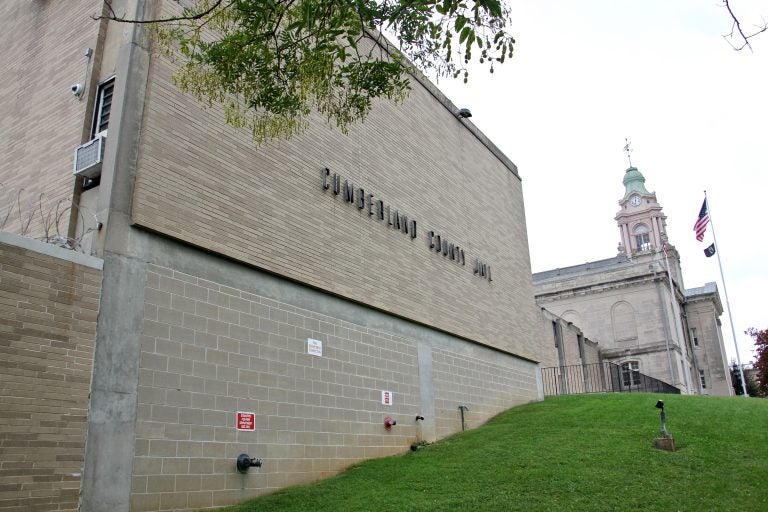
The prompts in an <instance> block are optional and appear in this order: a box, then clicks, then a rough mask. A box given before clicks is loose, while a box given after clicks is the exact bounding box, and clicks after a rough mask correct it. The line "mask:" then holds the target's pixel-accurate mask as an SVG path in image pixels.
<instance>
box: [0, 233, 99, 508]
mask: <svg viewBox="0 0 768 512" xmlns="http://www.w3.org/2000/svg"><path fill="white" fill-rule="evenodd" d="M100 290H101V261H100V260H98V259H96V258H93V257H90V256H85V255H83V254H78V253H73V252H72V251H67V250H64V249H60V248H57V247H53V246H51V245H48V244H43V243H41V242H37V241H34V240H29V239H27V238H22V237H18V236H15V235H10V234H7V233H0V318H2V321H1V322H0V510H3V511H22V510H24V511H29V510H71V511H74V510H77V507H78V502H79V493H80V483H81V476H82V465H83V458H84V447H85V434H86V411H87V408H88V392H89V386H90V382H91V371H92V367H93V343H94V339H95V336H96V314H97V312H98V306H99V294H100Z"/></svg>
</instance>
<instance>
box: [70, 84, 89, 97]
mask: <svg viewBox="0 0 768 512" xmlns="http://www.w3.org/2000/svg"><path fill="white" fill-rule="evenodd" d="M69 90H70V91H72V94H74V95H75V96H77V97H78V98H79V97H80V96H81V95H82V94H83V90H85V88H84V87H83V84H72V85H70V86H69Z"/></svg>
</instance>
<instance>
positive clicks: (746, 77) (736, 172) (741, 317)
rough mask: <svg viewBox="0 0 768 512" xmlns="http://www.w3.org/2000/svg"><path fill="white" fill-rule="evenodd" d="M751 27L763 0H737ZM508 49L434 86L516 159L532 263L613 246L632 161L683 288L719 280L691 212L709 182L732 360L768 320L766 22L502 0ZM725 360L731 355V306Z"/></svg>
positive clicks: (557, 261)
mask: <svg viewBox="0 0 768 512" xmlns="http://www.w3.org/2000/svg"><path fill="white" fill-rule="evenodd" d="M731 1H732V7H733V8H734V10H735V11H736V12H737V14H739V15H740V17H741V18H742V21H743V22H744V23H745V25H746V26H747V28H749V27H750V25H751V24H754V23H760V22H762V18H761V16H763V17H765V18H766V19H768V2H765V1H761V0H731ZM510 3H511V5H512V8H513V27H512V28H513V33H514V35H515V38H516V40H517V45H516V49H515V56H514V58H513V59H512V60H510V61H507V63H505V64H504V65H503V66H500V67H499V68H498V69H497V70H496V73H494V74H493V75H492V76H490V75H488V73H487V71H485V70H483V69H476V70H474V75H471V76H470V83H469V84H468V85H467V86H465V85H463V84H461V83H459V82H451V81H448V80H441V81H440V83H439V86H440V88H441V89H442V90H443V91H444V92H445V93H446V94H447V95H448V96H449V97H450V98H451V99H452V100H453V101H454V103H456V105H457V106H459V107H468V108H470V109H471V111H472V114H473V117H472V121H473V122H474V123H475V124H476V125H477V126H478V127H479V128H480V129H481V130H483V132H485V133H486V134H487V135H488V136H489V137H490V138H491V139H492V140H493V141H494V142H495V143H496V144H497V145H498V146H499V147H500V148H501V149H502V151H504V152H505V153H506V154H507V156H509V157H510V159H511V160H512V161H513V162H515V163H516V164H517V166H518V168H519V172H520V175H521V177H522V179H523V190H524V194H525V206H526V216H527V223H528V236H529V244H530V251H531V262H532V266H533V270H534V272H536V271H541V270H547V269H552V268H557V267H564V266H568V265H574V264H578V263H584V262H586V261H594V260H599V259H603V258H608V257H612V256H615V255H616V246H617V244H618V242H619V232H618V228H617V227H616V223H615V221H614V216H615V214H616V212H617V211H618V209H619V206H618V200H619V199H620V198H621V197H622V196H623V193H624V187H623V185H622V181H621V180H622V178H623V175H624V171H625V170H626V168H627V167H628V163H627V157H626V154H625V153H623V152H622V147H623V146H624V138H625V137H628V138H629V139H630V141H631V142H632V147H633V149H634V151H633V152H632V155H631V156H632V164H633V165H634V166H636V167H637V168H638V169H639V170H640V171H641V172H642V173H643V175H644V176H645V178H646V183H645V184H646V187H647V188H648V190H650V191H654V192H656V195H657V198H658V200H659V203H660V204H661V205H662V206H663V208H664V213H665V214H666V215H667V228H668V233H669V237H670V242H671V243H672V244H673V245H675V247H676V248H677V249H678V251H679V252H680V254H681V259H682V265H683V275H684V280H685V283H684V284H685V286H686V287H687V288H693V287H696V286H701V285H703V284H704V283H706V282H710V281H715V282H717V283H718V287H719V289H720V295H721V299H722V301H723V307H724V308H725V294H724V293H723V287H722V281H721V279H720V273H719V269H718V265H717V258H715V257H713V258H705V257H704V254H703V249H704V248H705V247H706V246H707V245H709V244H710V243H711V242H712V229H711V226H710V228H709V229H708V231H707V235H706V238H705V240H704V242H705V243H701V242H698V241H696V239H695V236H694V233H693V224H694V222H695V220H696V216H697V215H698V212H699V208H700V207H701V203H702V201H703V199H704V190H706V191H707V194H708V197H709V203H710V209H711V213H712V218H713V224H714V228H715V232H716V235H717V242H718V250H719V252H720V257H721V259H722V263H723V271H724V274H725V280H726V286H727V291H728V297H729V300H730V304H731V310H732V313H733V319H734V326H735V331H736V338H737V340H738V343H739V350H740V352H741V358H742V362H745V363H746V362H748V361H750V360H752V357H753V352H752V350H753V348H754V345H753V343H752V340H751V338H750V337H749V336H747V335H745V334H743V332H744V330H745V329H747V328H748V327H756V328H759V329H764V328H768V315H766V313H765V311H766V308H765V301H766V299H765V294H766V293H768V267H767V266H766V264H767V263H768V258H766V256H767V255H768V242H766V236H765V235H764V232H765V231H766V225H765V224H766V222H765V221H766V218H767V217H768V215H766V205H767V204H768V199H767V198H766V195H767V194H768V168H767V167H768V165H766V158H765V152H766V148H768V141H767V140H766V121H767V120H768V94H767V93H766V91H768V33H764V34H763V35H762V36H757V38H755V39H754V40H753V51H752V52H750V51H749V50H743V51H741V52H736V51H734V50H733V49H732V48H731V47H730V46H729V45H728V43H727V42H726V41H725V40H724V39H723V37H722V34H725V33H727V32H729V31H730V18H729V16H728V13H727V11H726V10H725V9H724V8H723V7H722V5H721V2H719V0H674V1H670V0H581V1H578V2H576V1H573V0H537V1H534V0H527V1H525V0H511V2H510ZM722 321H723V335H724V337H725V344H726V350H727V352H728V356H729V359H732V358H735V356H736V354H735V349H734V344H733V336H732V335H731V328H730V323H729V320H728V317H727V311H726V313H725V314H724V315H723V317H722Z"/></svg>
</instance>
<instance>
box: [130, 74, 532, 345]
mask: <svg viewBox="0 0 768 512" xmlns="http://www.w3.org/2000/svg"><path fill="white" fill-rule="evenodd" d="M169 73H170V69H169V65H168V64H167V63H166V62H165V61H163V60H161V59H155V60H154V62H153V71H152V72H151V73H150V79H149V88H148V100H147V106H146V110H145V115H144V126H143V128H142V145H141V151H140V161H139V163H138V171H137V181H136V187H135V197H134V201H133V220H134V222H136V223H137V224H140V225H142V226H146V227H148V228H150V229H152V230H155V231H157V232H160V233H163V234H166V235H169V236H172V237H175V238H178V239H181V240H184V241H186V242H188V243H191V244H194V245H196V246H199V247H203V248H206V249H208V250H211V251H215V252H218V253H221V254H224V255H226V256H229V257H232V258H236V259H238V260H241V261H243V262H246V263H248V264H250V265H254V266H257V267H259V268H263V269H266V270H268V271H270V272H274V273H277V274H279V275H282V276H286V277H288V278H291V279H295V280H298V281H300V282H304V283H307V284H309V285H312V286H315V287H319V288H321V289H323V290H326V291H329V292H331V293H334V294H337V295H341V296H344V297H347V298H350V299H352V300H355V301H359V302H362V303H366V304H369V305H371V306H373V307H375V308H379V309H381V310H384V311H387V312H391V313H394V314H396V315H399V316H402V317H406V318H410V319H413V320H416V321H418V322H422V323H425V324H427V325H430V326H435V327H437V328H439V329H442V330H445V331H448V332H451V333H454V334H457V335H460V336H463V337H466V338H469V339H472V340H476V341H479V342H481V343H484V344H487V345H490V346H494V347H497V348H500V349H502V350H505V351H509V352H512V353H515V354H520V355H523V356H524V357H528V358H531V359H534V360H536V359H537V358H538V356H539V354H538V343H532V342H531V340H532V339H533V338H534V335H535V328H534V327H533V326H534V323H535V321H536V316H535V310H534V304H533V300H532V297H533V290H532V286H531V279H530V262H529V256H528V242H527V236H526V228H525V217H524V211H523V196H522V187H521V182H520V179H519V178H518V177H517V176H516V175H515V174H514V173H513V172H512V171H510V170H509V169H508V168H507V167H505V166H504V165H503V164H502V162H501V161H500V160H499V159H498V158H497V157H496V156H494V155H493V154H492V153H491V151H489V149H488V148H487V147H486V146H484V145H483V144H482V143H481V142H480V141H479V140H478V139H477V138H476V137H475V136H474V135H473V134H472V133H471V132H470V131H469V130H468V129H467V128H466V127H464V126H462V123H463V122H462V121H460V120H458V119H457V118H456V117H455V115H454V114H453V113H452V112H450V111H449V110H448V109H446V108H445V107H444V106H443V105H442V104H440V103H439V102H438V101H437V100H436V99H435V97H433V96H432V95H431V94H430V92H429V91H427V90H426V89H425V88H424V87H422V86H421V85H419V84H418V83H417V82H416V81H414V82H413V83H414V90H413V92H412V94H411V96H410V98H409V99H408V100H407V101H406V102H405V103H404V104H402V105H394V104H392V103H389V102H381V103H378V104H377V105H376V109H375V110H374V112H373V113H372V114H371V116H370V117H369V118H368V119H367V120H366V121H365V122H364V123H360V124H358V125H355V126H354V127H353V128H352V129H351V131H350V134H349V136H345V135H343V134H341V133H340V132H339V131H338V130H336V129H332V128H328V127H325V126H323V120H316V121H317V123H316V124H315V125H314V126H313V127H312V128H311V129H310V130H309V131H308V132H307V133H305V134H303V135H301V136H298V137H295V138H294V139H292V140H290V141H288V142H281V143H276V144H269V145H265V146H264V147H262V148H259V149H254V148H253V143H252V141H251V139H250V135H249V133H248V132H247V131H243V130H240V131H238V130H235V129H232V128H231V127H228V126H224V125H223V121H222V119H223V116H222V115H221V113H220V112H219V111H217V109H215V108H213V109H210V110H209V111H203V110H202V109H201V107H200V105H199V104H197V103H196V102H195V100H194V99H192V98H190V97H187V96H182V95H181V94H180V93H179V92H178V91H177V90H176V89H175V88H174V86H173V85H171V84H170V83H169V80H168V75H169ZM325 166H328V167H329V168H330V170H331V171H332V172H336V173H339V174H340V175H341V176H342V180H344V179H346V180H349V181H351V182H353V183H354V184H355V186H359V187H363V188H364V189H365V190H366V191H367V192H370V193H373V194H374V195H375V197H374V200H375V199H379V198H380V199H383V200H384V201H385V203H386V204H387V205H390V206H391V208H392V210H394V209H398V210H399V212H400V213H404V214H406V215H407V216H408V217H409V218H410V219H416V220H417V222H418V237H417V238H416V239H410V238H409V237H408V236H405V235H403V234H401V233H398V232H396V231H395V230H393V229H392V228H390V227H387V226H386V225H385V224H384V223H383V222H381V221H378V220H376V219H375V218H374V217H371V216H369V214H368V212H367V210H360V209H358V208H357V207H356V206H354V205H351V204H348V203H345V202H343V200H342V197H341V196H334V195H333V193H332V192H331V191H329V190H326V191H324V190H322V188H321V175H320V173H321V169H323V168H324V167H325ZM430 230H433V231H435V232H437V233H439V234H441V235H442V236H443V237H446V238H447V239H448V240H449V241H450V242H452V243H454V244H458V245H460V246H461V247H462V248H463V249H464V250H465V255H466V265H465V266H463V267H462V266H460V265H458V264H456V263H455V262H451V261H448V260H447V258H445V257H444V256H443V255H441V254H437V253H435V252H431V251H430V250H429V247H428V245H427V239H426V234H427V232H428V231H430ZM476 258H479V259H480V260H482V261H484V262H485V263H487V264H489V265H490V266H491V268H492V274H491V275H492V278H493V282H491V283H489V282H487V281H484V280H482V279H480V278H478V277H476V276H475V275H474V274H473V271H472V268H473V264H474V260H475V259H476Z"/></svg>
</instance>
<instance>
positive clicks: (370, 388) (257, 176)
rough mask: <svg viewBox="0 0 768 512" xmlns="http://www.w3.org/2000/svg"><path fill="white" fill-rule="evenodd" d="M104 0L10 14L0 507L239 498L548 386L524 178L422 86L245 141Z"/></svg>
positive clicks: (17, 0) (2, 125) (43, 4)
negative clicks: (335, 119) (107, 14)
mask: <svg viewBox="0 0 768 512" xmlns="http://www.w3.org/2000/svg"><path fill="white" fill-rule="evenodd" d="M113 4H114V6H115V8H116V10H117V11H118V12H127V15H128V17H133V16H142V12H143V8H144V7H145V4H146V2H144V1H138V0H126V1H118V0H115V1H114V2H113ZM151 4H152V5H156V2H151ZM101 9H102V2H101V0H69V1H66V2H61V1H57V2H52V1H37V0H32V1H30V0H8V1H4V2H1V3H0V19H1V20H2V21H1V22H0V24H2V29H1V30H0V43H2V47H3V51H2V52H1V54H0V63H1V64H2V68H3V70H4V71H5V74H6V79H5V80H4V81H3V82H2V84H1V85H0V148H1V149H2V153H3V159H2V160H0V182H1V183H2V184H3V188H2V190H0V194H2V196H1V198H2V201H3V203H2V206H3V209H2V211H1V212H0V213H2V218H0V222H2V231H4V232H5V233H4V234H2V239H1V240H0V242H1V243H0V250H1V251H2V254H0V266H1V267H0V291H2V296H1V298H2V303H0V306H1V307H2V312H3V315H4V325H5V326H4V327H3V329H2V330H1V331H0V341H1V343H0V353H2V354H3V359H4V361H5V362H4V366H2V368H0V384H1V385H2V386H3V390H4V392H3V393H1V394H0V395H2V396H0V436H1V437H2V439H3V443H2V445H1V446H2V447H1V448H0V450H2V462H0V464H2V472H0V482H2V489H3V493H2V495H0V509H3V508H4V507H5V508H7V507H17V509H23V508H25V507H36V508H35V510H47V509H57V510H58V509H61V510H75V509H77V508H78V507H80V510H84V511H104V510H111V511H127V510H132V511H143V510H152V511H156V510H198V509H203V508H209V507H213V506H220V505H225V504H231V503H235V502H238V501H240V500H243V499H245V498H247V497H251V496H255V495H258V494H263V493H266V492H269V491H272V490H275V489H278V488H280V487H283V486H286V485H290V484H296V483H301V482H307V481H311V480H316V479H318V478H321V477H325V476H328V475H332V474H334V473H336V472H338V471H340V470H341V469H343V468H345V467H347V466H349V465H350V464H351V463H354V462H356V461H359V460H361V459H364V458H368V457H376V456H382V455H388V454H394V453H399V452H402V451H404V450H407V449H408V446H409V445H410V444H411V443H413V442H417V441H420V440H426V441H432V440H435V439H438V438H442V437H445V436H447V435H449V434H452V433H455V432H457V431H460V430H461V429H462V428H464V427H467V428H468V427H473V426H476V425H479V424H480V423H482V422H484V421H485V420H487V419H488V418H489V417H491V416H493V415H495V414H497V413H498V412H500V411H502V410H504V409H507V408H509V407H511V406H514V405H518V404H522V403H527V402H530V401H534V400H539V399H541V398H542V390H541V383H540V370H539V362H540V361H542V358H543V357H544V354H543V353H542V352H543V351H544V348H543V346H544V345H543V344H542V343H539V341H538V340H539V335H540V325H541V313H540V309H539V307H537V306H536V304H535V302H534V300H533V295H534V291H533V285H532V283H531V269H530V261H529V251H528V241H527V236H526V225H525V216H524V208H523V194H522V187H521V181H520V177H519V175H518V172H517V169H516V167H515V165H514V164H513V163H512V162H511V161H510V160H509V159H508V158H507V157H506V156H505V155H503V154H502V153H501V152H500V151H499V150H498V149H497V148H496V147H495V146H494V145H493V144H492V143H491V142H490V141H489V140H488V139H487V138H486V137H485V136H484V135H483V134H482V133H480V132H479V131H478V130H477V129H476V128H475V127H474V126H473V125H472V123H471V122H470V121H469V120H467V119H466V118H464V117H462V116H460V115H459V113H458V109H457V108H456V106H454V105H452V104H451V103H450V102H449V101H448V100H447V99H446V98H445V97H444V96H443V95H442V94H441V93H440V92H439V91H438V90H437V89H436V88H435V87H434V86H433V85H432V84H430V83H429V82H427V81H426V80H425V79H423V78H422V77H418V76H413V77H412V79H411V83H412V85H413V91H412V93H411V95H410V97H409V98H408V99H407V100H406V101H405V102H404V103H403V104H401V105H395V104H392V103H388V102H380V103H378V104H377V106H376V107H375V109H374V111H373V112H372V113H371V115H370V116H369V118H368V119H367V120H366V121H365V122H364V123H360V124H357V125H355V126H354V127H353V128H352V129H351V131H350V134H349V135H348V136H346V135H343V134H341V133H340V132H339V131H337V130H335V129H331V128H329V127H326V126H325V125H324V123H323V120H321V119H320V120H318V121H319V122H316V123H314V124H313V125H312V127H311V128H310V129H309V130H308V131H307V132H306V133H304V134H302V135H299V136H296V137H294V138H293V139H291V140H289V141H285V142H277V143H273V144H266V145H264V146H262V147H259V148H255V147H254V144H253V141H252V140H251V134H250V133H249V132H247V131H243V130H238V129H235V128H233V127H231V126H228V125H225V124H224V122H223V119H224V116H223V113H222V112H221V111H220V109H217V108H215V107H214V108H209V109H204V108H202V107H201V105H200V104H198V103H197V102H196V101H195V100H194V99H193V98H191V97H188V96H185V95H182V94H181V93H179V92H178V90H177V89H176V88H175V87H174V86H173V85H172V84H171V82H170V75H171V73H172V70H173V66H172V65H171V64H170V63H169V62H168V61H167V60H165V58H162V57H160V56H158V55H156V54H153V52H152V46H151V44H150V43H149V42H148V41H147V39H146V38H145V34H144V32H143V28H142V27H141V26H137V25H128V24H123V25H121V24H115V23H108V22H107V21H104V20H100V21H94V20H93V19H91V16H92V15H93V14H98V13H99V12H101ZM70 198H71V199H72V200H73V201H74V204H76V205H77V207H76V208H71V209H70V208H68V207H69V205H70V204H71V202H70ZM19 235H23V236H19ZM30 239H44V240H45V241H47V242H49V243H47V244H44V243H41V242H38V241H35V240H30ZM56 245H62V246H68V247H73V248H75V249H76V251H72V250H65V249H61V248H58V247H56ZM657 267H658V265H657ZM657 272H662V270H661V269H660V268H659V269H657ZM663 293H666V292H663ZM570 309H573V308H570ZM622 311H625V313H622V314H628V313H626V310H622ZM585 318H586V315H583V316H582V319H585ZM670 325H672V324H671V323H670ZM697 325H699V324H697ZM702 325H703V324H702ZM629 334H630V333H628V332H627V333H626V335H627V336H629ZM704 334H705V333H704V329H703V328H702V335H704ZM622 336H624V334H622ZM622 343H625V342H624V341H622ZM626 343H627V345H628V346H629V345H631V344H632V343H633V342H626ZM662 366H663V365H662ZM675 378H676V379H677V380H679V376H677V375H675ZM242 453H245V454H248V455H249V456H250V457H251V458H254V459H256V458H258V459H262V465H261V467H253V468H251V469H250V470H249V471H248V472H245V473H241V472H238V471H237V469H236V465H235V461H236V458H237V457H238V455H240V454H242Z"/></svg>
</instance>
